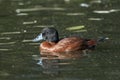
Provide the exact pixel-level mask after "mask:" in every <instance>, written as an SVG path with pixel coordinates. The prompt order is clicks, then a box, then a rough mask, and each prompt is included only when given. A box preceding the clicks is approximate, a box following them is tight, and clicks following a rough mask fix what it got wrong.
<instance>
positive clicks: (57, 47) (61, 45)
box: [40, 37, 84, 52]
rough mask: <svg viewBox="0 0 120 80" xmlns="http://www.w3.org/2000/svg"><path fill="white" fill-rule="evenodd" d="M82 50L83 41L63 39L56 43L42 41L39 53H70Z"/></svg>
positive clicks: (74, 38)
mask: <svg viewBox="0 0 120 80" xmlns="http://www.w3.org/2000/svg"><path fill="white" fill-rule="evenodd" d="M83 49H84V40H83V39H81V38H77V37H70V38H64V39H62V40H60V41H59V42H58V43H54V42H47V41H44V42H42V43H41V45H40V51H41V52H70V51H76V50H83Z"/></svg>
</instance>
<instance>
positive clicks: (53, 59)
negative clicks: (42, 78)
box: [34, 52, 83, 75]
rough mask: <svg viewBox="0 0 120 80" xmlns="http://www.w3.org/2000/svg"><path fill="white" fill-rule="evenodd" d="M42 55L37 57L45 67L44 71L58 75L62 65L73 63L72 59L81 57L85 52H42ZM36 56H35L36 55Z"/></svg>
mask: <svg viewBox="0 0 120 80" xmlns="http://www.w3.org/2000/svg"><path fill="white" fill-rule="evenodd" d="M40 54H41V55H40V57H36V60H39V61H38V62H37V64H38V65H40V66H41V67H42V68H43V71H42V72H43V73H45V74H49V75H57V74H59V73H60V70H61V67H62V68H64V66H65V65H66V66H67V65H72V63H71V60H75V59H81V58H82V57H83V54H81V53H80V52H76V53H75V52H74V53H72V52H71V53H52V54H53V55H49V54H50V53H40ZM34 58H35V56H34Z"/></svg>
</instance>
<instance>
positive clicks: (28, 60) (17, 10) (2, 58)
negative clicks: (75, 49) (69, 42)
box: [0, 0, 120, 80]
mask: <svg viewBox="0 0 120 80" xmlns="http://www.w3.org/2000/svg"><path fill="white" fill-rule="evenodd" d="M119 15H120V1H119V0H0V80H119V79H120V42H119V40H120V35H119V34H120V27H119V26H120V16H119ZM76 26H84V28H81V29H76V30H67V28H69V27H76ZM43 27H55V28H56V29H57V30H58V32H59V35H60V37H61V38H62V37H66V36H72V35H75V36H80V37H84V38H95V39H97V38H98V37H101V36H106V37H109V40H108V41H105V42H103V43H101V44H100V45H98V46H97V48H96V50H95V51H93V52H90V53H89V56H87V57H83V58H81V59H77V60H74V59H71V60H58V59H56V60H44V61H43V62H45V63H44V65H43V66H40V65H38V64H37V62H38V61H37V60H36V59H35V58H34V57H35V56H37V57H39V55H40V54H39V49H38V47H39V43H33V42H32V41H31V40H32V39H33V38H35V37H36V36H37V35H38V34H39V33H40V31H41V29H43Z"/></svg>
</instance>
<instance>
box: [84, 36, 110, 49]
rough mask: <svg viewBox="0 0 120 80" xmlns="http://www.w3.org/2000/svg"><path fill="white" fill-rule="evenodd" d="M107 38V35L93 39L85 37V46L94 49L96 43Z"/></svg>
mask: <svg viewBox="0 0 120 80" xmlns="http://www.w3.org/2000/svg"><path fill="white" fill-rule="evenodd" d="M108 39H109V38H108V37H101V38H99V39H98V40H93V39H86V41H87V42H86V45H87V48H86V49H89V50H94V49H95V47H96V45H97V44H98V43H99V42H104V41H105V40H108Z"/></svg>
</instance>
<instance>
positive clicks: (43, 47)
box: [33, 27, 105, 53]
mask: <svg viewBox="0 0 120 80" xmlns="http://www.w3.org/2000/svg"><path fill="white" fill-rule="evenodd" d="M104 39H105V38H102V39H99V40H94V39H84V38H80V37H74V36H73V37H65V38H62V39H60V38H59V34H58V31H57V30H56V29H55V28H53V27H46V28H43V29H42V31H41V33H40V34H39V35H38V36H37V37H36V38H34V39H33V42H38V41H40V40H43V42H42V43H41V44H40V47H39V49H40V52H47V53H54V52H55V53H62V52H73V51H83V50H94V49H95V47H96V45H97V43H98V42H99V41H102V40H104Z"/></svg>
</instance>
